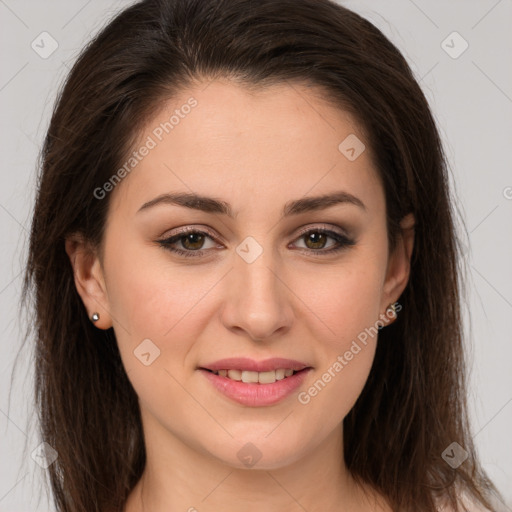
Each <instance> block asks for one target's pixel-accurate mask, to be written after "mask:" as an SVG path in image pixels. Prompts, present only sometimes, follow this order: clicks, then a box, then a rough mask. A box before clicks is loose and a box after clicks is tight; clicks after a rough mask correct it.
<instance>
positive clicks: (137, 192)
mask: <svg viewBox="0 0 512 512" xmlns="http://www.w3.org/2000/svg"><path fill="white" fill-rule="evenodd" d="M187 105H188V106H187ZM173 114H174V118H172V119H171V116H173ZM170 119H171V121H170ZM165 123H167V124H165ZM363 144H365V145H366V148H365V147H364V146H363ZM143 146H145V147H146V150H144V149H141V148H142V147H143ZM135 150H136V151H137V154H136V155H135V154H133V155H132V157H133V158H134V160H132V161H131V163H129V162H128V159H127V162H128V165H127V166H126V168H125V171H126V169H130V172H124V173H123V172H120V173H118V175H117V177H118V178H123V179H122V180H121V181H120V183H117V181H119V180H117V181H112V182H113V183H116V186H114V187H113V190H112V191H111V190H110V188H111V187H109V185H106V186H105V187H104V188H103V189H102V190H103V191H106V193H110V194H111V197H110V200H111V203H110V208H109V216H108V222H107V226H106V231H105V237H104V246H103V250H104V252H103V259H102V261H101V264H100V261H99V260H95V261H94V265H93V266H91V273H90V276H89V277H85V278H84V281H83V282H82V284H83V285H84V286H79V290H80V292H81V295H82V297H83V299H84V302H85V304H86V307H87V309H88V311H89V312H90V313H92V312H94V311H98V312H99V313H100V317H101V318H100V320H99V321H98V322H97V323H96V325H97V327H99V328H108V327H110V326H112V325H113V327H114V331H115V335H116V338H117V342H118V345H119V349H120V352H121V356H122V360H123V363H124V366H125V368H126V371H127V374H128V377H129V379H130V381H131V383H132V385H133V387H134V389H135V391H136V393H137V395H138V396H139V399H140V407H141V412H142V416H143V421H144V428H145V436H146V442H147V443H148V445H149V447H148V453H150V452H151V449H156V447H157V446H165V444H162V443H167V446H174V447H176V449H186V450H192V451H193V452H195V453H199V454H202V455H203V456H204V455H206V456H208V457H210V458H211V457H213V458H214V459H215V460H217V461H220V462H222V463H226V464H229V465H231V466H235V467H240V468H244V467H252V465H253V464H255V463H256V466H255V467H257V468H266V469H271V468H277V467H280V466H284V465H286V464H289V463H291V462H294V461H297V460H299V459H300V458H302V457H304V456H305V455H306V454H307V453H308V452H313V451H314V450H315V449H319V448H320V446H326V441H328V440H331V441H333V442H338V443H339V441H340V439H341V437H340V436H341V422H342V420H343V418H344V417H345V416H346V414H347V413H348V412H349V410H350V409H351V408H352V406H353V405H354V403H355V401H356V399H357V398H358V396H359V394H360V393H361V391H362V388H363V386H364V384H365V382H366V380H367V377H368V374H369V371H370V368H371V365H372V361H373V357H374V352H375V347H376V341H377V336H375V334H374V333H375V327H377V326H379V325H382V324H386V323H387V317H386V316H385V315H384V313H385V311H386V308H387V306H388V305H389V304H390V303H393V302H395V301H396V300H397V298H398V297H399V296H400V294H401V292H402V290H403V288H404V287H405V285H406V282H407V278H408V272H409V267H408V257H409V255H410V251H411V250H412V245H411V243H412V241H410V240H409V239H407V240H408V241H407V244H406V245H405V246H404V245H402V244H399V245H398V249H397V251H396V252H395V253H393V254H392V255H389V254H388V240H387V231H386V211H385V198H384V192H383V188H382V185H381V183H380V181H379V179H378V175H377V172H376V169H375V167H374V165H373V163H372V160H371V157H370V148H369V146H368V144H367V142H366V141H365V140H364V137H363V135H362V133H361V131H360V130H359V128H358V126H357V125H356V123H355V122H354V120H353V119H352V118H351V117H350V116H349V115H348V114H346V113H344V112H342V111H340V110H338V109H335V108H334V107H332V106H329V105H328V104H327V103H324V102H322V101H321V100H320V99H319V98H318V97H317V96H315V95H313V94H312V93H311V91H310V90H308V89H307V88H306V87H303V86H299V85H293V86H292V85H279V86H272V87H270V88H267V89H264V90H261V91H258V92H248V91H247V90H246V89H243V88H241V87H240V86H238V85H234V84H233V83H230V82H227V81H225V82H223V81H214V82H212V83H210V84H209V85H208V86H206V84H202V85H201V86H197V88H191V89H188V90H187V91H184V92H183V93H182V94H180V95H179V96H178V97H176V98H174V99H173V101H171V102H169V104H168V105H166V108H165V109H163V110H162V111H161V112H160V113H159V114H158V115H157V116H156V117H155V118H154V119H153V120H152V121H151V122H149V123H148V125H147V129H146V132H145V133H144V134H143V136H142V137H141V139H140V144H139V145H137V147H136V148H135ZM124 174H126V176H124V177H123V175H124ZM176 194H189V195H190V197H189V199H187V201H186V204H187V206H185V205H184V204H177V203H173V201H172V199H171V195H176ZM96 195H97V196H98V197H101V196H102V195H105V193H104V192H100V191H96ZM166 195H167V196H166ZM196 195H197V196H198V197H200V198H201V200H199V199H197V200H195V201H194V200H192V199H191V197H192V196H196ZM323 196H333V198H331V199H319V200H312V198H318V197H323ZM98 200H107V199H101V198H100V199H98ZM178 202H179V201H178ZM181 202H182V203H183V201H181ZM220 205H222V207H221V206H220ZM183 230H185V231H186V233H188V235H186V234H184V231H183ZM173 237H175V238H174V239H172V238H173ZM169 239H172V240H169ZM166 240H167V242H166ZM174 250H176V251H180V252H175V251H174ZM226 358H244V359H248V360H249V361H234V362H233V361H231V362H224V363H220V364H219V365H216V364H215V363H216V362H218V361H220V360H223V359H226ZM273 358H283V359H287V360H293V361H294V362H290V361H281V362H279V361H271V360H272V359H273ZM268 360H270V363H269V365H268V366H264V365H263V366H261V365H260V366H258V364H259V363H261V362H264V363H265V362H267V361H268ZM251 364H252V366H251ZM302 367H303V368H305V369H304V370H303V371H301V372H299V373H297V374H296V376H292V377H285V378H284V379H283V376H284V375H288V373H290V372H289V371H287V372H283V371H282V370H291V369H295V370H300V368H302ZM207 368H209V369H210V370H212V369H221V370H222V369H225V370H227V369H231V370H234V371H231V372H229V373H228V374H227V376H223V372H222V371H221V372H220V374H219V375H214V374H213V373H212V372H210V371H208V370H207ZM258 368H259V369H262V370H267V371H266V372H261V373H254V371H251V370H255V369H258ZM276 368H277V369H278V370H277V372H273V371H271V370H272V369H273V370H275V369H276ZM237 370H244V373H243V374H241V373H240V372H238V371H237ZM283 373H284V375H283ZM240 377H242V378H243V380H249V381H253V380H258V383H256V382H253V383H250V382H249V383H247V382H243V381H241V382H240V381H237V380H236V379H239V378H240ZM276 378H277V379H279V380H277V381H276V382H274V383H271V382H272V381H273V380H274V379H276ZM287 379H289V380H287ZM260 380H261V381H262V382H261V383H260V382H259V381H260ZM265 382H268V383H265ZM249 443H250V444H249ZM178 447H179V448H178Z"/></svg>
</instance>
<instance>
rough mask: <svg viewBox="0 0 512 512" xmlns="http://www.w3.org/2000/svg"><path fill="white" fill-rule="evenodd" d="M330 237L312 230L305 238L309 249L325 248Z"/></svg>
mask: <svg viewBox="0 0 512 512" xmlns="http://www.w3.org/2000/svg"><path fill="white" fill-rule="evenodd" d="M328 238H330V237H328V236H327V235H326V234H325V233H322V232H319V231H310V232H309V233H308V234H306V235H304V240H305V243H306V247H307V248H308V249H323V248H324V247H325V244H326V242H327V239H328Z"/></svg>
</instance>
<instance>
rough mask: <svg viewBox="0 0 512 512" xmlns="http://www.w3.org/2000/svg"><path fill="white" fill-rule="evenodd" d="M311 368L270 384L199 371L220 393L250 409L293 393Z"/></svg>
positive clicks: (277, 400)
mask: <svg viewBox="0 0 512 512" xmlns="http://www.w3.org/2000/svg"><path fill="white" fill-rule="evenodd" d="M310 370H311V368H305V369H304V370H301V371H300V372H297V373H294V374H293V375H291V376H290V377H285V378H284V379H281V380H276V381H275V382H274V383H272V384H258V383H254V382H249V383H245V382H242V381H238V380H233V379H230V378H228V377H221V376H220V375H217V374H215V373H212V372H209V371H208V370H203V369H202V368H201V369H200V371H201V372H202V373H203V375H204V376H205V377H206V378H207V379H208V380H209V381H210V382H211V383H212V384H213V386H214V387H215V388H216V389H217V390H219V391H220V392H221V393H223V394H224V395H226V396H227V397H228V398H231V399H232V400H234V401H235V402H238V403H240V404H242V405H248V406H250V407H259V406H264V405H272V404H275V403H277V402H279V401H280V400H283V399H284V398H286V397H287V396H289V395H290V394H291V393H293V392H294V391H295V390H296V389H297V388H298V387H299V386H300V385H301V384H302V383H303V382H304V379H305V377H306V374H307V373H308V372H309V371H310Z"/></svg>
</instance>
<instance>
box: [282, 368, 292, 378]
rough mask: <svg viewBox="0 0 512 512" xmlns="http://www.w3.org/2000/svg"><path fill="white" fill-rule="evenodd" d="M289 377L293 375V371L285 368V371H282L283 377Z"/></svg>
mask: <svg viewBox="0 0 512 512" xmlns="http://www.w3.org/2000/svg"><path fill="white" fill-rule="evenodd" d="M291 375H293V370H292V369H291V368H287V369H286V370H285V371H284V376H285V377H290V376H291Z"/></svg>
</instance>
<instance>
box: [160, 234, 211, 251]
mask: <svg viewBox="0 0 512 512" xmlns="http://www.w3.org/2000/svg"><path fill="white" fill-rule="evenodd" d="M207 239H210V240H211V241H212V242H213V238H212V236H210V235H209V234H208V233H207V232H205V231H200V230H197V229H190V228H188V229H185V230H183V231H181V233H178V234H176V235H173V236H171V237H170V238H166V239H165V240H160V241H159V242H158V243H159V244H160V246H162V247H164V248H165V249H167V250H169V251H171V252H174V253H176V254H179V255H181V256H201V255H203V254H204V252H206V251H205V250H204V249H205V247H204V243H205V241H206V240H207ZM175 245H178V246H181V247H182V248H179V247H178V248H176V247H175ZM212 247H215V244H214V243H213V244H212V246H211V247H210V248H212ZM208 248H209V247H206V249H208Z"/></svg>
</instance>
